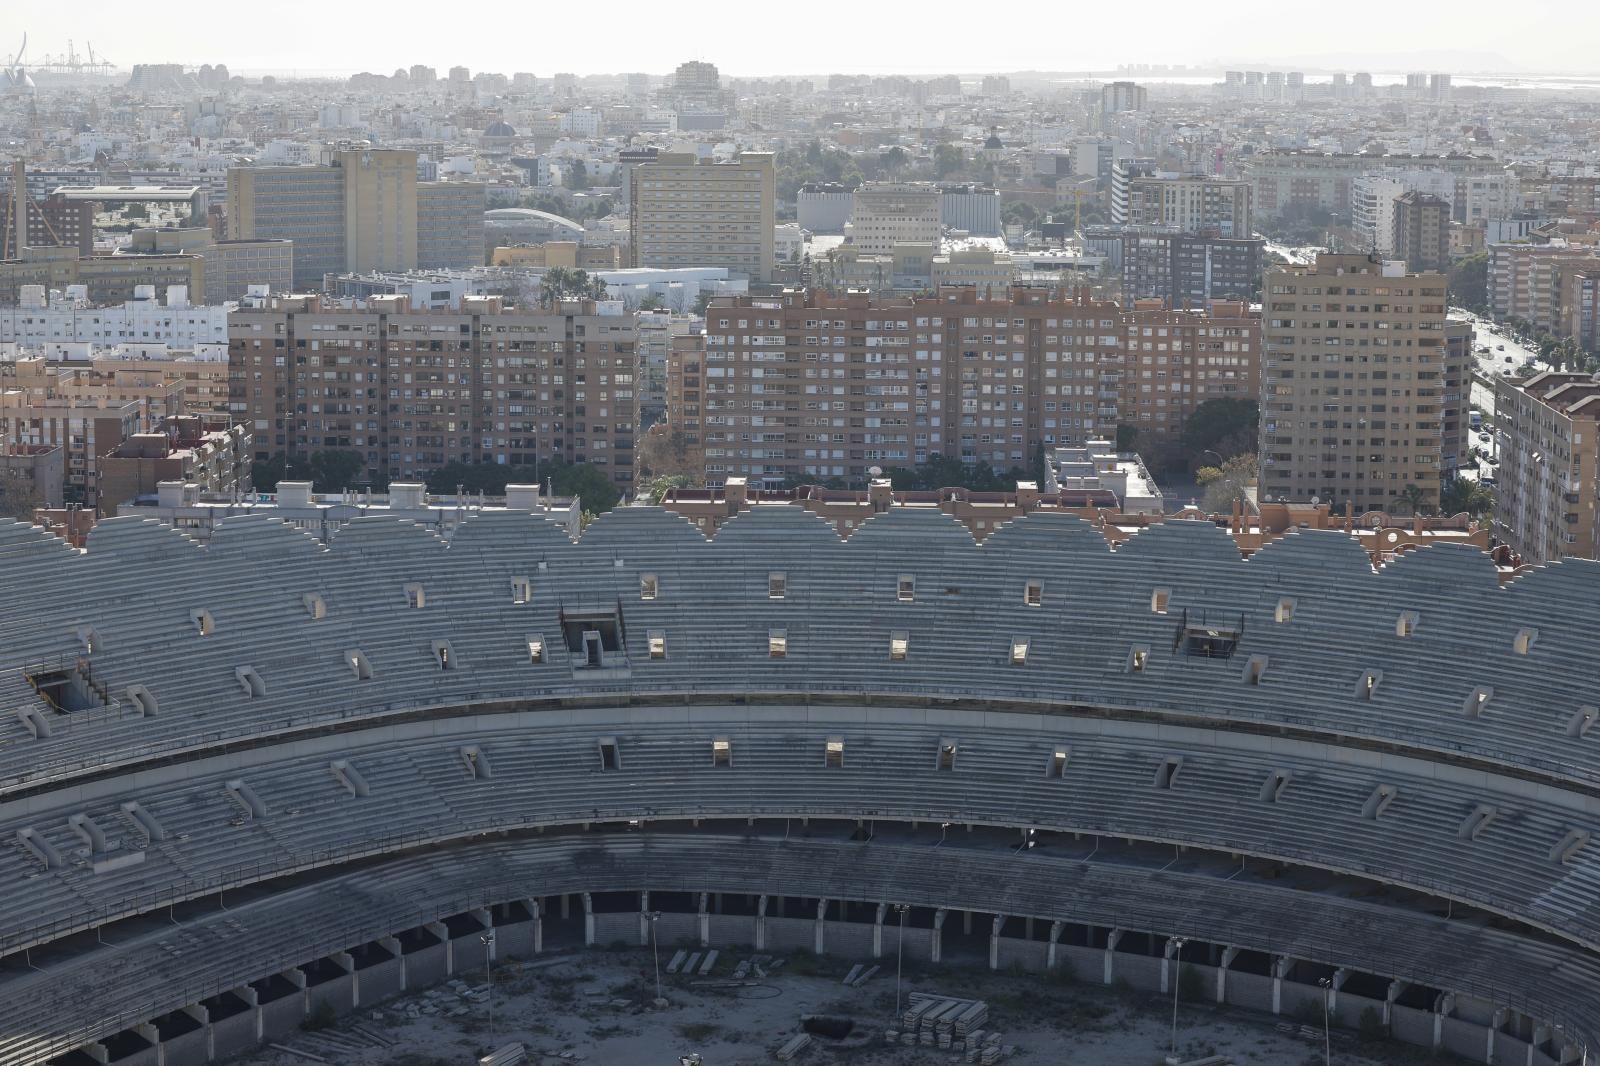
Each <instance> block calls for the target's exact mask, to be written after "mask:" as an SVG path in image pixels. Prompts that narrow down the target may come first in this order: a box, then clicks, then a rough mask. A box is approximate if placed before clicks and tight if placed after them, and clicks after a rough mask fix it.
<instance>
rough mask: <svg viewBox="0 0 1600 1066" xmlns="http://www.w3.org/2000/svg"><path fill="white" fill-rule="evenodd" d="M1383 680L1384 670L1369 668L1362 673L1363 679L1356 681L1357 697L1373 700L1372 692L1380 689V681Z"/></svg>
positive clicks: (1368, 700)
mask: <svg viewBox="0 0 1600 1066" xmlns="http://www.w3.org/2000/svg"><path fill="white" fill-rule="evenodd" d="M1382 680H1383V671H1382V670H1368V671H1366V672H1365V673H1363V674H1362V675H1361V680H1359V681H1357V682H1356V699H1358V700H1365V701H1367V702H1369V703H1370V702H1371V701H1372V694H1373V693H1374V692H1376V691H1378V682H1379V681H1382Z"/></svg>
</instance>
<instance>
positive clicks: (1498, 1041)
mask: <svg viewBox="0 0 1600 1066" xmlns="http://www.w3.org/2000/svg"><path fill="white" fill-rule="evenodd" d="M1494 1060H1495V1061H1496V1062H1501V1063H1508V1064H1510V1066H1522V1064H1523V1063H1525V1062H1527V1061H1528V1045H1527V1043H1526V1042H1524V1041H1521V1040H1518V1039H1517V1038H1516V1037H1514V1036H1512V1035H1511V1034H1509V1033H1496V1034H1494Z"/></svg>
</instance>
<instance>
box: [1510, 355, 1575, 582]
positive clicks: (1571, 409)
mask: <svg viewBox="0 0 1600 1066" xmlns="http://www.w3.org/2000/svg"><path fill="white" fill-rule="evenodd" d="M1494 393H1495V394H1494V411H1495V424H1496V426H1497V427H1498V429H1499V432H1500V466H1499V469H1498V474H1499V481H1500V484H1499V486H1498V491H1497V492H1496V493H1495V504H1494V534H1495V537H1496V538H1498V539H1499V540H1500V541H1501V543H1503V544H1506V545H1509V546H1510V548H1511V550H1512V551H1514V552H1516V553H1517V554H1518V555H1520V556H1521V557H1522V561H1523V562H1527V563H1548V562H1554V561H1555V560H1558V559H1565V558H1579V559H1593V558H1596V547H1597V544H1596V528H1597V527H1596V524H1595V507H1596V489H1595V485H1596V476H1597V473H1600V381H1596V380H1595V378H1594V376H1593V375H1590V374H1580V373H1567V372H1561V371H1555V370H1547V371H1544V372H1542V373H1539V374H1535V375H1533V376H1532V377H1530V378H1528V379H1527V380H1525V381H1518V380H1516V379H1515V378H1508V377H1499V378H1496V379H1495V390H1494Z"/></svg>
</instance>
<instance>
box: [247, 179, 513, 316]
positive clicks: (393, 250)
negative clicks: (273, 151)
mask: <svg viewBox="0 0 1600 1066" xmlns="http://www.w3.org/2000/svg"><path fill="white" fill-rule="evenodd" d="M327 158H328V162H326V163H321V164H310V165H305V166H266V167H233V168H230V169H229V170H228V227H229V233H230V235H231V236H233V237H235V238H241V239H250V238H267V237H287V238H289V239H290V240H293V241H294V284H295V287H296V288H298V289H301V290H303V291H321V289H322V284H323V278H324V277H325V276H326V275H328V274H339V273H343V272H345V271H347V270H357V271H365V270H415V269H417V268H418V267H419V266H422V265H424V264H423V263H422V261H421V260H422V256H423V255H424V254H426V255H428V256H429V257H430V258H431V259H433V260H435V261H434V262H431V263H429V264H427V265H428V266H429V267H430V268H433V269H437V268H439V267H469V266H481V265H482V263H483V237H482V225H483V218H482V211H481V210H479V211H478V215H477V218H476V219H472V218H470V215H471V213H472V209H473V206H474V205H475V204H477V203H478V202H479V198H481V197H482V196H483V189H482V187H481V186H476V187H474V186H472V185H471V184H470V183H462V184H460V185H457V184H456V183H450V185H449V187H447V188H442V189H441V188H434V187H433V185H434V184H436V183H428V184H426V185H422V186H421V187H419V183H418V181H417V153H416V152H414V151H410V150H404V149H381V148H339V149H334V150H333V151H331V152H330V153H328V157H327ZM463 226H465V227H466V228H465V230H464V231H463V228H462V227H463ZM468 235H472V236H475V237H476V238H477V240H476V241H471V240H468V239H467V237H468ZM440 259H449V260H451V261H449V262H439V261H437V260H440Z"/></svg>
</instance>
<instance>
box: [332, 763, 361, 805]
mask: <svg viewBox="0 0 1600 1066" xmlns="http://www.w3.org/2000/svg"><path fill="white" fill-rule="evenodd" d="M328 769H329V770H331V771H333V777H334V780H336V781H338V782H339V784H340V785H342V786H343V787H344V790H345V791H346V792H348V793H349V794H350V797H351V798H352V799H359V798H361V797H363V796H367V795H370V794H371V792H372V790H371V788H369V787H368V785H367V779H366V778H364V777H362V776H361V773H360V771H358V770H357V769H356V768H355V767H354V766H351V765H350V761H349V760H348V759H335V760H333V761H332V762H331V763H329V764H328Z"/></svg>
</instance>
